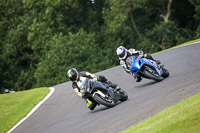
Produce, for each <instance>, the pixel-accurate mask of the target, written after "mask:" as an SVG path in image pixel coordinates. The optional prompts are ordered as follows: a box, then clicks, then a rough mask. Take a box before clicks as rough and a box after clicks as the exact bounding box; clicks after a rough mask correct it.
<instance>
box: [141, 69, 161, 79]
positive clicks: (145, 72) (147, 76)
mask: <svg viewBox="0 0 200 133" xmlns="http://www.w3.org/2000/svg"><path fill="white" fill-rule="evenodd" d="M148 69H150V68H148ZM152 71H154V70H152ZM143 74H144V77H145V78H148V79H153V80H155V81H157V82H160V81H162V80H163V77H160V76H158V75H156V74H153V73H151V72H150V71H149V70H145V71H144V72H143Z"/></svg>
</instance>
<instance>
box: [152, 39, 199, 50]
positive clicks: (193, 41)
mask: <svg viewBox="0 0 200 133" xmlns="http://www.w3.org/2000/svg"><path fill="white" fill-rule="evenodd" d="M195 42H200V38H199V39H196V40H192V41H189V42H185V43H183V44H179V45H176V46H174V47H171V48H168V49H165V50H162V51H159V52H156V53H153V54H157V53H160V52H163V51H167V50H170V49H173V48H176V47H180V46H183V45H187V44H190V43H195Z"/></svg>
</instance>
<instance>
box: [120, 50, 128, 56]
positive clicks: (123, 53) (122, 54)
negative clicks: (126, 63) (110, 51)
mask: <svg viewBox="0 0 200 133" xmlns="http://www.w3.org/2000/svg"><path fill="white" fill-rule="evenodd" d="M125 53H126V50H124V51H123V52H122V53H121V54H120V55H119V57H120V58H123V57H124V55H125Z"/></svg>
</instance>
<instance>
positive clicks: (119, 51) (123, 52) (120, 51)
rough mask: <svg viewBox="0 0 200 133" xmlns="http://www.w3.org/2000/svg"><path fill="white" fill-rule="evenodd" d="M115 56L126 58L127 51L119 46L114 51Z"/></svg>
mask: <svg viewBox="0 0 200 133" xmlns="http://www.w3.org/2000/svg"><path fill="white" fill-rule="evenodd" d="M116 52H117V55H118V56H119V58H122V59H125V58H126V56H127V49H126V48H125V47H123V46H119V47H118V48H117V50H116Z"/></svg>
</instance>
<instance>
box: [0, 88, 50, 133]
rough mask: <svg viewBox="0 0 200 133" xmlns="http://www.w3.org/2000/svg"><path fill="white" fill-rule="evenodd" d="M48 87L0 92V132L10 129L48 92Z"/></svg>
mask: <svg viewBox="0 0 200 133" xmlns="http://www.w3.org/2000/svg"><path fill="white" fill-rule="evenodd" d="M49 91H50V90H49V88H47V87H43V88H36V89H32V90H27V91H20V92H15V93H8V94H0V133H4V132H6V131H8V130H10V129H11V128H12V127H13V126H14V125H15V124H16V123H17V122H18V121H20V120H21V119H22V118H23V117H25V116H26V115H27V114H28V113H29V112H30V111H31V109H32V108H33V107H34V106H35V105H37V103H39V102H40V101H41V100H42V99H44V97H45V96H46V95H47V94H48V93H49Z"/></svg>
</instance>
